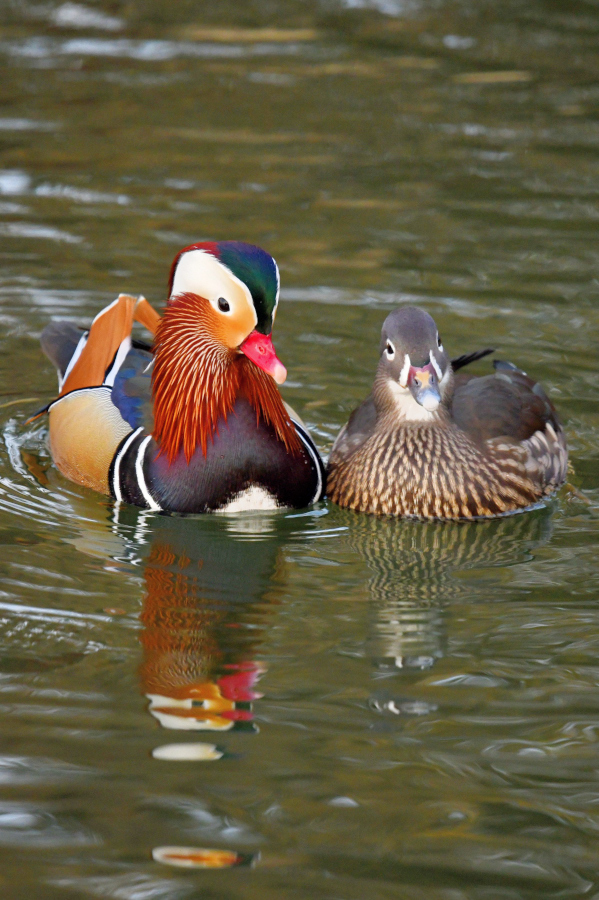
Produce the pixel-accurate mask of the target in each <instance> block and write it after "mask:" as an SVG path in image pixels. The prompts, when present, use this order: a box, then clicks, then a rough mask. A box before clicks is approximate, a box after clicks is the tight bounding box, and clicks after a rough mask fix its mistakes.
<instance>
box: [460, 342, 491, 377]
mask: <svg viewBox="0 0 599 900" xmlns="http://www.w3.org/2000/svg"><path fill="white" fill-rule="evenodd" d="M491 353H495V347H486V348H485V349H484V350H475V351H474V353H463V354H462V356H457V357H456V358H455V359H452V360H451V368H452V369H453V371H454V372H457V370H458V369H463V368H464V366H469V365H470V363H473V362H476V361H477V360H478V359H484V357H485V356H489V354H491Z"/></svg>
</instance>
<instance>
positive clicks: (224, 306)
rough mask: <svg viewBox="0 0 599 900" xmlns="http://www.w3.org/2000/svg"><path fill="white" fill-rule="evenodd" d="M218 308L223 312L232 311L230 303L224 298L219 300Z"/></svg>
mask: <svg viewBox="0 0 599 900" xmlns="http://www.w3.org/2000/svg"><path fill="white" fill-rule="evenodd" d="M218 308H219V309H220V311H221V312H229V311H230V309H231V307H230V305H229V301H228V300H225V298H224V297H219V298H218Z"/></svg>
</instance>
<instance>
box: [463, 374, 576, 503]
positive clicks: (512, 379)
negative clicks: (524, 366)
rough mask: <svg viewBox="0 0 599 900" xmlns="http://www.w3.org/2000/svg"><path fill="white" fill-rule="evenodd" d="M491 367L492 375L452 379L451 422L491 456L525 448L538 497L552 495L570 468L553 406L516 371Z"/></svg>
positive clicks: (563, 439) (528, 378) (534, 384)
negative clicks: (492, 369) (499, 452)
mask: <svg viewBox="0 0 599 900" xmlns="http://www.w3.org/2000/svg"><path fill="white" fill-rule="evenodd" d="M494 368H495V372H494V374H492V375H484V376H478V377H477V376H472V375H467V374H461V373H460V374H458V375H457V376H456V385H455V390H454V394H453V399H452V403H451V418H452V421H453V422H454V423H455V425H457V426H458V428H460V429H461V430H462V431H463V432H464V433H465V434H467V435H468V437H469V438H470V439H471V440H472V441H473V442H474V443H475V444H477V445H478V446H482V447H486V448H487V449H488V451H489V452H490V453H491V454H493V453H495V454H496V453H497V452H498V451H499V450H501V449H502V448H507V449H509V448H513V450H514V454H515V455H516V448H522V449H524V450H525V451H526V453H527V457H528V458H527V460H526V469H527V473H528V475H529V477H530V478H531V480H532V481H533V483H534V484H535V485H537V487H538V490H539V491H540V492H541V493H542V495H545V494H548V493H551V492H552V491H554V490H555V489H556V488H557V487H559V485H560V484H562V483H563V482H564V481H565V478H566V472H567V467H568V451H567V447H566V439H565V435H564V432H563V428H562V426H561V423H560V421H559V419H558V417H557V413H556V410H555V407H554V406H553V404H552V403H551V401H550V400H549V398H548V397H547V394H546V393H545V391H544V390H543V388H542V386H541V385H540V384H539V383H538V382H535V381H534V380H533V379H532V378H530V376H528V375H527V374H526V373H525V372H522V371H521V370H520V369H518V368H517V367H516V366H514V365H512V364H511V363H507V362H502V361H499V360H497V361H495V363H494ZM504 452H505V450H504Z"/></svg>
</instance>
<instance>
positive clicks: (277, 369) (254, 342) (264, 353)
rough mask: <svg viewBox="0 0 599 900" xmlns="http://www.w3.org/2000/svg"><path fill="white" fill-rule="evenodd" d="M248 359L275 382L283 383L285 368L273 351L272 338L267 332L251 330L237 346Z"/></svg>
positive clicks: (285, 376)
mask: <svg viewBox="0 0 599 900" xmlns="http://www.w3.org/2000/svg"><path fill="white" fill-rule="evenodd" d="M239 349H240V350H241V352H242V353H245V355H246V356H247V358H248V359H251V361H252V362H253V363H256V365H257V366H259V367H260V368H261V369H263V370H264V371H265V372H268V374H269V375H271V376H272V377H273V378H274V380H275V381H276V382H277V384H283V382H284V381H285V379H286V378H287V369H286V368H285V366H284V365H283V363H282V362H281V360H280V359H279V358H278V356H277V354H276V353H275V348H274V347H273V345H272V338H271V336H270V335H269V334H260V332H259V331H252V333H251V334H250V336H249V337H247V338H246V339H245V341H244V342H243V344H242V345H241V347H240V348H239Z"/></svg>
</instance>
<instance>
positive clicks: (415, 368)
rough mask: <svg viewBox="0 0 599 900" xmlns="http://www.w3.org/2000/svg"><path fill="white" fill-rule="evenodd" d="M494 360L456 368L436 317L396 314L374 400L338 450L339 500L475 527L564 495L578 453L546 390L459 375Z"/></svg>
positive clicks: (333, 474)
mask: <svg viewBox="0 0 599 900" xmlns="http://www.w3.org/2000/svg"><path fill="white" fill-rule="evenodd" d="M492 352H493V351H492V350H483V351H481V352H479V353H472V354H470V355H467V356H461V357H459V358H458V359H456V360H453V361H451V360H450V359H449V357H448V356H447V354H446V352H445V350H444V349H443V345H442V343H441V339H440V337H439V332H438V330H437V326H436V325H435V322H434V321H433V319H432V318H431V317H430V316H429V315H428V313H425V312H424V311H423V310H421V309H416V308H408V307H405V308H402V309H397V310H395V311H394V312H392V313H391V314H390V315H389V316H388V317H387V319H386V320H385V323H384V325H383V331H382V337H381V345H380V353H381V356H380V361H379V365H378V369H377V373H376V377H375V380H374V387H373V391H372V394H371V396H370V397H368V399H367V400H365V401H364V403H362V405H361V406H359V407H358V408H357V409H356V410H355V411H354V412H353V413H352V415H351V417H350V420H349V422H348V423H347V425H345V427H344V428H342V430H341V432H340V434H339V436H338V437H337V440H336V441H335V444H334V446H333V449H332V451H331V456H330V459H329V467H328V481H327V493H328V495H329V497H330V499H331V500H333V501H334V502H335V503H338V504H339V505H340V506H345V507H349V508H350V509H356V510H363V511H365V512H370V513H378V514H380V515H392V516H414V517H419V518H424V519H473V518H478V517H486V516H501V515H506V514H509V513H513V512H517V511H518V510H524V509H527V508H528V507H530V506H532V505H533V504H535V503H537V502H538V501H539V500H540V499H541V498H543V497H546V496H548V495H549V494H551V493H552V492H553V491H555V490H556V488H558V487H559V485H560V484H562V483H563V482H564V480H565V477H566V469H567V465H568V452H567V449H566V440H565V437H564V433H563V430H562V427H561V425H560V423H559V420H558V418H557V415H556V412H555V409H554V407H553V405H552V403H551V402H550V401H549V400H548V398H547V396H546V395H545V392H544V391H543V388H542V387H541V386H540V385H539V384H536V383H535V382H534V381H533V380H532V378H529V377H528V376H527V375H526V374H525V373H524V372H521V371H520V370H519V369H517V368H516V367H515V366H513V365H512V364H511V363H505V362H495V374H494V375H486V376H482V377H475V376H469V375H464V374H463V373H460V374H459V375H457V376H455V377H454V372H455V371H456V370H457V369H460V368H462V367H463V366H465V365H467V364H468V363H469V362H473V361H474V360H475V359H480V358H481V357H483V356H486V355H487V354H488V353H492Z"/></svg>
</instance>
